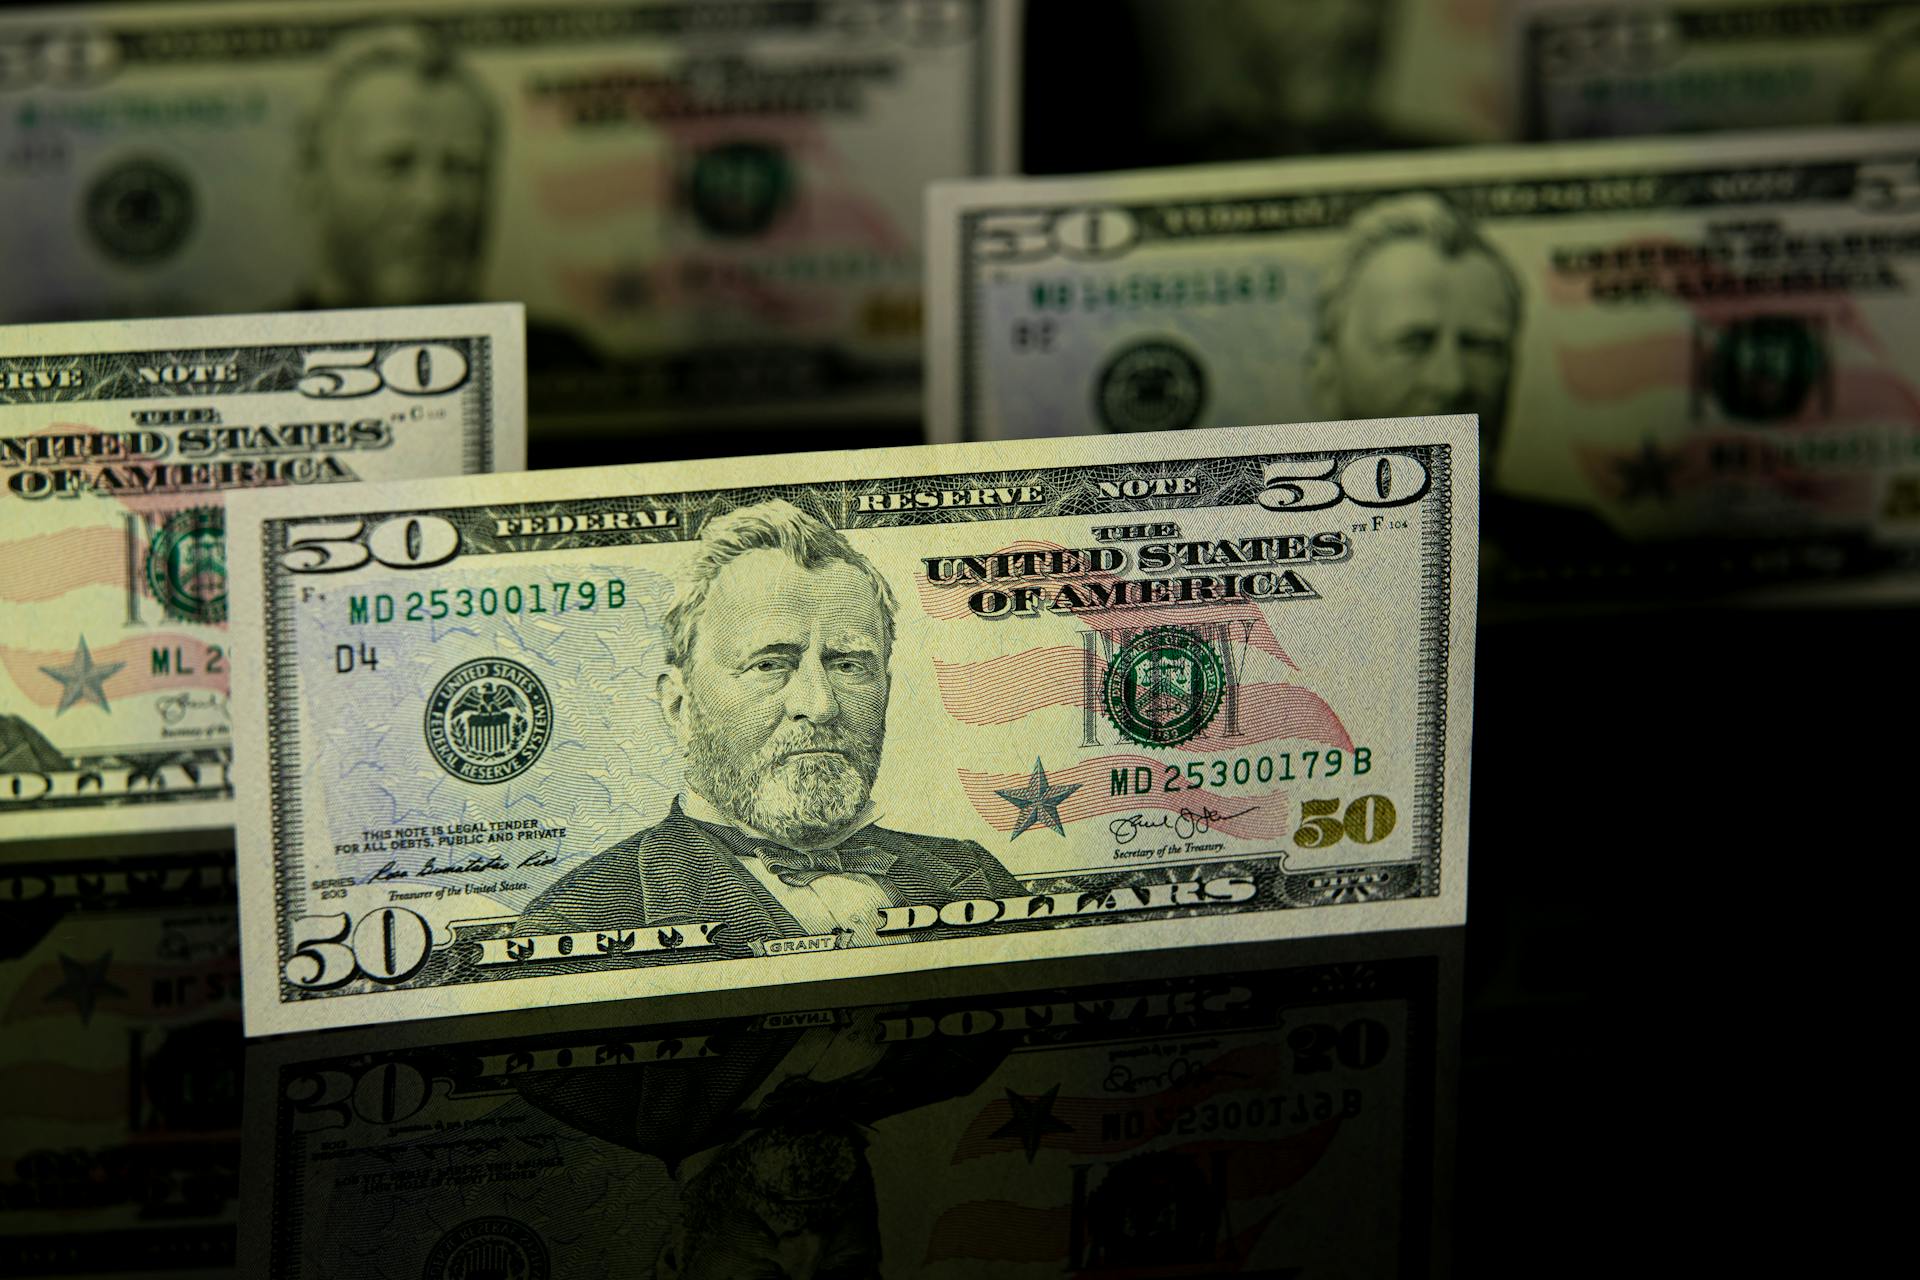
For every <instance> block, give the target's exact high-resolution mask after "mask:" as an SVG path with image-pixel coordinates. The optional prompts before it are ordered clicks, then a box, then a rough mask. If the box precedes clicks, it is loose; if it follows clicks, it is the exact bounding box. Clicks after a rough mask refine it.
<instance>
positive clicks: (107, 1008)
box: [0, 849, 242, 1280]
mask: <svg viewBox="0 0 1920 1280" xmlns="http://www.w3.org/2000/svg"><path fill="white" fill-rule="evenodd" d="M236 916H237V903H236V902H235V900H234V889H233V852H232V850H231V849H226V850H222V851H220V852H217V853H207V854H169V855H162V856H157V857H156V856H143V857H140V858H137V859H129V858H124V857H105V858H82V859H75V860H60V861H53V860H47V859H43V858H36V859H33V860H31V861H26V862H20V861H13V862H8V863H7V864H5V865H4V866H0V1084H4V1087H0V1275H5V1276H7V1277H9V1280H35V1278H37V1277H56V1276H60V1277H64V1276H103V1277H107V1276H142V1275H149V1274H152V1275H193V1276H207V1277H212V1276H218V1275H226V1274H230V1271H229V1268H230V1267H231V1266H232V1264H233V1255H234V1220H235V1215H236V1212H237V1210H238V1204H237V1201H238V1197H239V1191H240V1076H241V1065H242V1064H241V1039H240V938H239V929H238V924H237V922H236Z"/></svg>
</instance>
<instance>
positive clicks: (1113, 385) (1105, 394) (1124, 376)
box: [1093, 339, 1207, 431]
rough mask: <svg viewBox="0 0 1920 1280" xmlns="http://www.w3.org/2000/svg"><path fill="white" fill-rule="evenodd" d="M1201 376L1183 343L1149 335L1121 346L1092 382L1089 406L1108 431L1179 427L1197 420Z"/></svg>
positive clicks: (1203, 396) (1203, 391) (1203, 388)
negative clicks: (1091, 401)
mask: <svg viewBox="0 0 1920 1280" xmlns="http://www.w3.org/2000/svg"><path fill="white" fill-rule="evenodd" d="M1206 404H1207V377H1206V374H1205V373H1203V372H1202V371H1201V369H1200V361H1199V360H1197V359H1195V358H1194V356H1193V355H1192V354H1191V353H1190V352H1188V351H1187V349H1186V348H1185V347H1180V346H1176V345H1175V344H1173V343H1171V342H1167V341H1164V340H1161V339H1154V340H1151V341H1147V342H1136V343H1134V344H1133V345H1132V346H1129V347H1126V348H1123V349H1122V350H1121V351H1120V352H1119V354H1117V355H1115V356H1114V357H1113V359H1111V360H1109V361H1107V366H1106V368H1104V369H1102V370H1101V371H1100V378H1099V381H1098V382H1097V383H1096V384H1095V386H1094V406H1093V407H1094V411H1095V412H1096V413H1097V414H1098V415H1099V417H1100V422H1101V425H1102V426H1104V427H1106V429H1107V430H1109V431H1180V430H1184V429H1185V428H1187V427H1190V426H1192V425H1193V424H1194V423H1195V422H1198V421H1199V420H1200V410H1202V409H1204V408H1205V407H1206Z"/></svg>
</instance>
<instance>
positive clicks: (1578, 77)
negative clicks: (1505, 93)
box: [1506, 0, 1920, 140]
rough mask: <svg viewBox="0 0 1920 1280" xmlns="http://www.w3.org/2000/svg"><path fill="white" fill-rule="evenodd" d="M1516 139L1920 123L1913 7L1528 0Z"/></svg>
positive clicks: (1519, 33)
mask: <svg viewBox="0 0 1920 1280" xmlns="http://www.w3.org/2000/svg"><path fill="white" fill-rule="evenodd" d="M1506 20H1507V27H1508V44H1509V51H1510V53H1511V55H1512V58H1513V67H1514V96H1515V107H1516V111H1517V115H1518V126H1519V136H1521V137H1523V138H1534V139H1544V140H1558V139H1567V138H1614V137H1630V136H1635V135H1643V134H1644V135H1655V134H1663V133H1697V132H1705V131H1709V130H1716V129H1774V128H1782V127H1786V126H1790V125H1831V124H1845V123H1859V124H1886V123H1896V122H1902V121H1915V120H1920V3H1914V2H1913V0H1828V3H1824V4H1805V3H1796V0H1686V2H1685V3H1680V4H1671V3H1662V4H1652V3H1646V2H1645V0H1626V3H1613V4H1595V3H1594V2H1593V0H1518V2H1517V3H1514V4H1511V5H1510V6H1509V7H1508V10H1507V15H1506Z"/></svg>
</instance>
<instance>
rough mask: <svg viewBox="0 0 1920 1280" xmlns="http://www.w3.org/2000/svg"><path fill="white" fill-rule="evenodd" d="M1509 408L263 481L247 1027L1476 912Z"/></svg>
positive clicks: (249, 563) (243, 758)
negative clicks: (1151, 432) (267, 490)
mask: <svg viewBox="0 0 1920 1280" xmlns="http://www.w3.org/2000/svg"><path fill="white" fill-rule="evenodd" d="M1282 441H1284V442H1285V443H1284V444H1282V443H1281V442H1282ZM1476 443H1477V442H1476V438H1475V433H1474V429H1473V422H1472V420H1471V419H1470V418H1450V419H1447V418H1429V419H1409V420H1403V421H1394V422H1371V423H1364V424H1352V423H1327V424H1320V425H1317V426H1310V427H1308V426H1299V427H1288V428H1271V427H1263V428H1250V429H1245V430H1241V431H1231V432H1226V431H1222V432H1207V433H1199V434H1192V435H1187V436H1181V437H1164V436H1146V437H1136V438H1133V439H1107V440H1072V441H1022V442H1002V443H999V444H996V445H994V446H993V447H991V448H982V447H979V446H972V447H965V448H954V447H947V448H926V447H919V448H905V449H888V450H877V449H876V450H865V451H862V452H858V453H837V454H827V453H822V454H813V455H796V456H788V457H783V458H777V459H771V460H769V459H763V458H745V459H722V460H717V461H709V462H701V463H687V464H661V465H657V466H647V467H608V468H602V469H596V470H579V471H564V472H541V473H536V474H533V475H529V476H514V477H508V476H499V477H490V478H487V477H466V478H458V479H448V480H440V481H425V482H419V483H414V484H401V485H388V486H384V487H382V488H379V489H377V490H376V489H373V488H370V487H368V486H358V487H357V488H358V492H357V493H355V492H351V491H349V490H348V489H345V488H342V489H339V490H336V491H334V492H333V493H331V494H329V495H320V494H317V493H315V492H313V491H311V490H308V491H302V492H293V491H282V492H279V493H274V494H254V495H252V497H251V501H249V500H248V499H247V498H246V497H239V498H236V502H237V503H238V504H240V505H239V506H238V507H237V508H236V510H235V511H234V514H233V520H234V529H235V531H236V532H235V536H234V539H233V557H234V558H233V571H234V584H235V594H234V601H235V606H234V616H235V625H236V628H237V630H238V632H239V634H238V636H237V637H236V644H237V647H238V650H239V651H240V652H243V653H246V654H249V655H254V656H253V657H252V659H251V660H250V661H249V662H247V663H245V664H242V665H241V666H239V667H238V668H236V672H235V705H236V707H237V708H240V710H238V711H237V712H236V715H235V732H236V741H237V743H238V744H239V746H238V753H237V754H238V769H239V772H238V775H237V782H238V785H239V787H240V794H241V795H242V796H243V797H244V798H245V804H244V808H245V812H244V813H243V814H242V815H240V816H239V818H238V825H239V828H240V835H241V839H242V841H243V842H244V843H243V851H242V857H241V875H242V894H243V897H242V901H243V903H244V904H245V906H244V909H245V911H246V912H247V915H248V921H249V927H248V930H247V938H246V952H245V958H246V973H247V999H248V1004H247V1019H248V1030H249V1032H250V1033H252V1034H256V1035H257V1034H272V1033H276V1032H280V1031H289V1030H303V1029H311V1028H316V1027H324V1026H336V1025H345V1024H350V1023H366V1022H376V1021H378V1022H389V1021H395V1020H399V1019H405V1018H417V1017H428V1016H437V1015H442V1014H450V1013H468V1012H481V1011H488V1010H496V1009H519V1008H529V1007H534V1006H540V1005H548V1004H562V1003H574V1002H580V1001H586V1000H596V999H609V998H617V997H623V996H629V995H633V994H636V993H640V992H646V993H665V992H672V991H694V990H710V989H734V988H739V987H747V986H758V985H763V984H772V983H780V982H794V981H800V980H805V979H810V978H821V977H844V976H851V975H858V974H871V973H881V972H894V971H901V970H907V969H923V968H928V967H944V966H951V965H956V964H969V963H983V962H987V961H996V962H997V961H1007V960H1017V959H1023V958H1032V957H1039V956H1046V955H1060V954H1086V953H1093V952H1106V951H1116V950H1142V949H1148V948H1156V947H1169V946H1192V945H1201V944H1207V943H1219V942H1229V941H1234V940H1236V939H1248V938H1270V937H1278V936H1291V935H1299V934H1324V933H1342V932H1356V931H1365V930H1373V929H1382V928H1405V927H1414V926H1421V925H1427V924H1442V923H1457V922H1459V921H1461V920H1462V919H1464V917H1465V910H1466V848H1465V841H1464V835H1465V828H1466V818H1467V799H1466V790H1465V788H1466V779H1467V744H1468V741H1469V736H1470V729H1471V708H1472V702H1471V697H1472V662H1473V618H1474V589H1475V578H1476V575H1475V572H1474V562H1475V558H1476V555H1477V545H1478V544H1477V536H1476V532H1475V521H1474V512H1475V509H1476V506H1477V488H1476V484H1477V481H1478V478H1479V467H1478V464H1477V459H1476V456H1475V446H1476ZM883 758H884V763H883ZM890 944H891V945H890Z"/></svg>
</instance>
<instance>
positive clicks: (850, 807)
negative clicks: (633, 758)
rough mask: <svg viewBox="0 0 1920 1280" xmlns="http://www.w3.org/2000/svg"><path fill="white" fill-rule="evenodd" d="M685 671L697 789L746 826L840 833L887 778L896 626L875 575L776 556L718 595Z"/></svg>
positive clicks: (715, 588) (692, 777)
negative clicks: (890, 652)
mask: <svg viewBox="0 0 1920 1280" xmlns="http://www.w3.org/2000/svg"><path fill="white" fill-rule="evenodd" d="M693 649H694V652H693V654H692V656H691V661H690V662H689V663H688V668H687V670H686V671H685V672H684V673H682V674H683V682H684V686H683V687H684V691H685V702H684V705H683V706H682V708H681V710H680V716H679V720H680V724H681V728H682V734H683V738H684V741H685V746H686V753H687V785H688V786H689V787H690V788H691V789H692V790H693V791H695V792H696V793H698V794H699V795H700V796H702V797H703V798H705V799H706V800H707V802H708V803H710V804H712V805H713V806H714V807H715V808H716V809H718V810H720V812H722V813H724V814H726V815H727V816H728V817H730V818H732V819H733V820H735V821H736V822H739V823H741V824H743V825H745V826H749V827H752V828H754V829H755V830H758V831H764V832H765V833H766V834H768V835H770V836H772V837H773V838H775V839H776V840H780V841H783V842H785V843H787V844H792V845H797V846H802V847H805V846H811V845H820V844H825V843H827V842H829V841H832V840H833V839H835V838H836V837H837V836H839V835H841V834H843V833H844V832H845V831H846V829H847V827H848V826H849V825H850V824H852V822H853V821H854V820H855V818H857V817H858V816H859V814H860V812H861V811H862V810H863V809H864V808H865V807H866V803H867V798H868V796H869V795H870V794H871V792H872V790H873V780H874V778H875V777H876V776H877V775H878V774H879V772H880V749H881V744H882V741H883V740H884V738H885V734H886V720H887V692H888V682H887V637H886V619H885V615H884V613H883V612H882V608H881V604H880V600H879V597H878V594H877V593H876V592H875V591H874V587H873V583H872V582H871V581H869V580H868V578H867V576H866V575H865V574H864V573H862V572H861V571H860V570H859V569H857V568H855V567H854V566H853V565H851V564H846V563H844V562H840V561H835V562H832V563H829V564H826V565H823V566H822V567H820V568H818V569H808V568H804V567H802V566H801V565H800V564H799V563H798V562H796V561H795V560H794V559H793V558H792V557H791V556H789V555H787V554H786V553H785V552H783V551H778V550H759V551H749V552H746V553H745V554H743V555H741V556H738V557H736V558H735V559H734V560H732V561H730V562H729V563H728V564H727V565H726V566H725V567H724V568H722V569H721V570H720V572H719V574H718V575H717V576H716V577H715V578H714V580H713V583H712V585H711V586H710V587H709V588H708V593H707V599H706V604H705V608H704V609H703V610H702V612H701V615H700V620H699V624H698V626H697V627H696V629H695V635H694V646H693Z"/></svg>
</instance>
